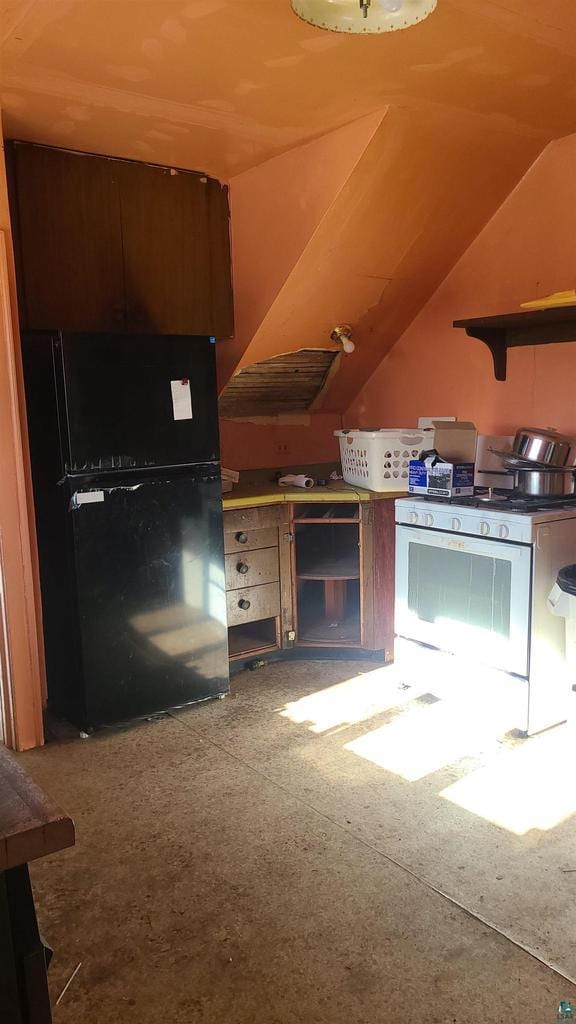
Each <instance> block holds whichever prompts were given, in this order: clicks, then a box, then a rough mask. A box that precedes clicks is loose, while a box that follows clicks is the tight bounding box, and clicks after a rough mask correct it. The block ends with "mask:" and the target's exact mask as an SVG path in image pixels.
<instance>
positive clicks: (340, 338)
mask: <svg viewBox="0 0 576 1024" xmlns="http://www.w3.org/2000/svg"><path fill="white" fill-rule="evenodd" d="M330 338H331V340H332V341H335V342H336V344H337V345H342V348H343V349H344V351H345V353H346V355H348V356H349V355H350V353H351V352H353V351H354V349H355V348H356V346H355V344H354V342H353V341H352V328H351V327H350V326H349V325H348V324H341V325H340V327H335V328H334V330H333V331H332V334H331V335H330Z"/></svg>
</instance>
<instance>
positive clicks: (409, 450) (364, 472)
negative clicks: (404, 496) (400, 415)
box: [334, 427, 434, 491]
mask: <svg viewBox="0 0 576 1024" xmlns="http://www.w3.org/2000/svg"><path fill="white" fill-rule="evenodd" d="M334 435H335V437H337V438H338V439H339V441H340V458H341V461H342V475H343V477H344V479H345V481H346V483H348V484H353V485H354V486H355V487H365V488H366V489H367V490H369V491H407V490H408V468H409V464H410V459H417V458H418V456H419V455H420V452H421V451H422V449H423V448H425V447H426V446H427V444H431V443H432V441H431V438H433V435H434V431H433V430H432V431H425V430H418V429H417V428H414V429H412V428H410V427H408V428H404V429H402V428H396V429H394V430H386V429H382V430H335V431H334ZM427 439H428V440H427Z"/></svg>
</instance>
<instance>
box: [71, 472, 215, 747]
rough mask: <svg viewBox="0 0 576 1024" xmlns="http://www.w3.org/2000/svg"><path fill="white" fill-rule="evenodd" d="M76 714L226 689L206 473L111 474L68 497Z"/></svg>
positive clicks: (89, 723) (103, 717) (120, 712)
mask: <svg viewBox="0 0 576 1024" xmlns="http://www.w3.org/2000/svg"><path fill="white" fill-rule="evenodd" d="M69 515H70V516H71V517H72V534H73V547H74V561H75V583H76V597H77V608H78V618H79V631H80V646H81V664H82V669H81V675H82V681H81V685H82V687H83V691H84V692H83V697H84V700H83V702H82V704H83V708H84V712H83V714H84V717H85V721H82V722H77V723H76V724H78V725H79V726H80V727H82V728H87V727H97V726H99V725H103V724H107V723H113V722H121V721H125V720H128V719H131V718H136V717H139V716H144V715H147V714H151V713H154V712H158V711H162V710H166V709H168V708H173V707H178V706H181V705H185V704H190V703H192V702H194V701H199V700H205V699H206V698H208V697H216V696H218V695H220V694H225V693H227V692H228V689H229V676H228V648H227V629H226V601H225V583H224V551H223V535H222V501H221V493H220V481H219V478H218V477H213V478H212V479H209V478H205V479H204V480H202V479H199V478H196V479H195V478H193V477H179V478H172V479H147V480H144V481H141V482H133V481H130V480H123V481H114V483H113V484H106V485H105V486H102V487H101V488H99V487H98V485H97V484H92V485H91V486H90V487H89V488H86V489H84V488H82V489H79V490H75V491H74V490H73V491H72V494H71V501H70V512H69Z"/></svg>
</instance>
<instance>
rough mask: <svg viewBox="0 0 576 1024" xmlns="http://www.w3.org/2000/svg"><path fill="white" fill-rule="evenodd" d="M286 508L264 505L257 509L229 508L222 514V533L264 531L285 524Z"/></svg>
mask: <svg viewBox="0 0 576 1024" xmlns="http://www.w3.org/2000/svg"><path fill="white" fill-rule="evenodd" d="M286 517H287V512H286V507H285V506H284V507H283V506H282V505H264V506H260V507H259V508H231V509H227V510H225V512H224V533H236V532H239V531H241V530H265V529H267V528H268V527H270V526H278V525H279V524H280V523H282V522H286Z"/></svg>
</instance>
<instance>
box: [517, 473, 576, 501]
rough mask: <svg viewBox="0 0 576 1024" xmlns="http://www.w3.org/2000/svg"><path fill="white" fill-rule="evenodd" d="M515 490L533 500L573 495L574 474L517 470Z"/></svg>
mask: <svg viewBox="0 0 576 1024" xmlns="http://www.w3.org/2000/svg"><path fill="white" fill-rule="evenodd" d="M514 483H515V490H516V491H517V492H518V493H519V494H528V495H530V496H531V497H535V498H553V497H561V496H562V495H564V494H574V473H573V472H568V471H566V470H565V469H517V470H516V473H515V481H514Z"/></svg>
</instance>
